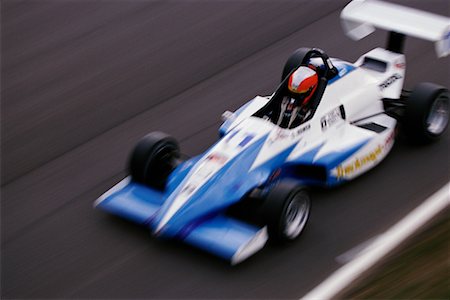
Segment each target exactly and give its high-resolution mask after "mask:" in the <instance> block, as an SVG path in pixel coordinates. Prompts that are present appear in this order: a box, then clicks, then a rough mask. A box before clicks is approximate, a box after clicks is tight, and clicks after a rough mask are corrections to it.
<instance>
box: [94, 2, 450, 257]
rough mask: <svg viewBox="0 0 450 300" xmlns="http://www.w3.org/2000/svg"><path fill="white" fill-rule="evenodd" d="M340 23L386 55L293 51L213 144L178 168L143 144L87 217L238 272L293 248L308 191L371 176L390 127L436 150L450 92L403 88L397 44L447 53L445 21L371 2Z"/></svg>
mask: <svg viewBox="0 0 450 300" xmlns="http://www.w3.org/2000/svg"><path fill="white" fill-rule="evenodd" d="M341 19H342V23H343V27H344V29H345V31H346V33H347V34H348V35H349V36H350V37H352V38H354V39H361V38H363V37H364V36H366V35H368V34H370V33H371V32H372V31H374V29H375V27H379V28H381V29H386V30H389V31H390V33H389V39H388V44H387V47H386V48H385V49H383V48H376V49H374V50H372V51H370V52H368V53H366V54H364V55H362V56H361V57H360V58H359V59H358V60H357V61H356V62H354V63H350V62H346V61H343V60H339V59H334V58H329V57H328V55H327V54H326V53H325V52H324V51H322V50H320V49H316V48H300V49H298V50H297V51H295V52H294V53H293V54H292V56H291V57H289V58H288V60H287V62H286V64H285V66H284V68H283V71H282V76H281V83H280V84H279V86H278V87H277V88H276V90H275V91H274V93H273V94H272V95H270V96H265V97H262V96H257V97H255V98H254V99H252V100H250V101H249V102H247V103H246V104H244V105H243V106H242V107H241V108H240V109H238V110H237V111H235V112H228V111H227V112H225V113H224V114H223V119H224V123H223V125H222V126H221V127H220V129H219V135H220V139H219V140H218V141H217V142H216V143H215V144H214V145H212V146H211V147H210V148H209V149H208V150H206V151H205V152H204V153H202V154H200V155H198V156H196V157H193V158H190V159H181V155H180V149H179V146H178V143H177V141H176V140H175V139H174V138H172V137H170V136H169V135H167V134H164V133H162V132H153V133H150V134H148V135H147V136H145V137H143V138H142V139H141V140H140V141H139V142H138V143H137V145H136V146H135V148H134V150H133V151H132V153H131V155H130V160H129V172H130V176H128V177H126V178H125V179H124V180H123V181H121V182H120V183H118V184H117V185H115V186H114V187H113V188H111V189H110V190H109V191H107V192H106V193H104V194H103V195H102V196H101V197H100V198H98V199H97V200H96V201H95V204H94V205H95V207H96V208H99V209H102V210H104V211H107V212H109V213H111V214H114V215H117V216H120V217H123V218H126V219H129V220H131V221H133V222H136V223H138V224H141V225H143V226H147V227H148V228H150V230H151V231H152V233H153V234H154V235H155V236H157V237H164V238H170V239H178V240H181V241H184V242H186V243H187V244H190V245H193V246H195V247H198V248H201V249H203V250H205V251H208V252H210V253H212V254H214V255H217V256H219V257H222V258H224V259H226V260H229V261H230V262H231V264H237V263H240V262H242V261H243V260H245V259H246V258H248V257H249V256H251V255H252V254H254V253H256V252H257V251H259V250H260V249H262V248H263V247H264V245H265V244H266V243H267V241H268V240H272V241H274V242H277V243H288V242H292V241H294V240H296V239H297V238H298V237H299V236H300V235H301V233H302V231H303V230H304V228H305V225H306V223H307V220H308V217H309V212H310V207H311V200H310V197H309V193H308V188H311V187H316V186H320V187H332V186H335V185H339V184H342V183H345V182H348V181H349V180H352V179H353V178H355V177H357V176H359V175H361V174H363V173H364V172H366V171H368V170H370V169H371V168H373V167H374V166H376V165H377V164H378V163H379V162H380V161H382V160H383V158H384V157H385V156H386V155H387V154H388V153H389V151H390V150H391V149H392V146H393V144H394V141H395V138H396V134H397V131H398V129H399V128H400V130H401V131H402V132H404V134H405V135H406V136H407V137H408V138H409V139H410V140H411V141H412V142H414V143H431V142H434V141H436V140H438V139H439V138H440V137H441V136H442V135H443V134H444V132H445V131H446V129H447V127H448V118H449V111H448V106H449V91H448V90H447V89H446V88H444V87H442V86H438V85H436V84H432V83H419V84H418V85H417V86H416V87H415V88H414V89H412V90H410V91H408V90H405V89H403V82H404V77H405V67H406V64H405V56H404V54H403V43H404V39H405V36H414V37H418V38H423V39H427V40H431V41H434V42H436V51H437V54H438V56H446V55H448V54H449V53H450V19H449V18H446V17H442V16H437V15H432V14H430V13H425V12H422V11H419V10H415V9H410V8H405V7H402V6H399V5H394V4H390V3H386V2H383V1H377V0H354V1H352V2H351V3H349V4H348V5H347V6H346V7H345V8H344V10H343V11H342V13H341ZM305 82H306V83H305ZM303 85H305V86H303ZM294 94H295V95H294ZM299 95H301V97H300V96H299ZM296 97H297V98H296ZM286 99H287V100H286ZM299 99H300V100H299ZM305 103H306V104H305Z"/></svg>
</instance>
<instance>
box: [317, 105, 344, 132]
mask: <svg viewBox="0 0 450 300" xmlns="http://www.w3.org/2000/svg"><path fill="white" fill-rule="evenodd" d="M342 119H343V116H342V112H341V108H340V107H336V108H335V109H333V110H332V111H330V112H329V113H327V114H326V115H324V116H323V117H322V118H321V119H320V125H321V126H322V131H325V130H326V129H327V128H328V127H330V126H332V125H333V124H335V123H336V122H338V121H339V120H342Z"/></svg>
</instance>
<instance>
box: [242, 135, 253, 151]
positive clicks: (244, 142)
mask: <svg viewBox="0 0 450 300" xmlns="http://www.w3.org/2000/svg"><path fill="white" fill-rule="evenodd" d="M254 137H255V136H254V135H252V134H249V135H246V136H245V137H244V138H243V139H242V141H241V142H240V143H239V145H238V146H239V147H242V148H244V147H245V146H246V145H247V144H248V143H250V141H251V140H253V138H254Z"/></svg>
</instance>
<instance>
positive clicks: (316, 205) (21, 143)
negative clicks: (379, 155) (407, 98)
mask: <svg viewBox="0 0 450 300" xmlns="http://www.w3.org/2000/svg"><path fill="white" fill-rule="evenodd" d="M397 2H403V3H405V2H407V3H408V5H410V6H415V7H419V8H424V9H426V10H429V11H432V12H436V13H440V14H446V15H447V16H448V15H449V13H450V7H449V5H450V4H449V3H448V1H447V0H430V1H426V2H425V1H418V0H415V1H397ZM345 3H347V1H314V2H313V1H309V2H308V3H306V2H304V1H283V2H275V1H273V2H270V1H264V2H258V3H256V2H253V1H218V2H212V1H211V2H206V1H192V2H191V1H189V2H182V1H175V2H164V1H127V2H125V1H121V2H116V1H80V2H77V1H33V2H27V1H15V0H5V1H2V2H1V5H2V7H1V28H2V32H1V33H2V40H1V44H2V46H1V47H2V48H1V50H2V61H1V68H2V69H1V72H2V74H1V75H2V77H1V80H2V81H1V85H2V94H1V98H2V99H1V129H2V131H1V136H2V148H1V150H2V157H1V158H2V161H1V163H2V165H1V170H2V174H1V178H2V186H1V200H2V201H1V225H2V226H1V230H2V231H1V242H2V244H1V255H2V256H1V263H2V266H1V267H2V269H1V271H2V273H1V280H2V282H1V297H2V298H29V297H34V298H298V297H301V296H302V295H304V294H305V293H306V292H307V291H308V290H310V289H311V288H313V287H314V286H315V285H316V284H318V283H319V282H321V280H323V279H325V278H326V277H327V276H328V275H329V274H330V273H331V272H332V271H333V270H335V269H337V268H338V267H339V266H340V265H339V263H338V262H337V261H336V259H335V258H336V257H337V256H339V255H341V254H342V253H344V252H346V251H348V250H349V249H352V248H353V247H355V246H357V245H359V244H360V243H362V242H364V241H366V240H368V239H369V238H371V237H373V236H375V235H377V234H379V233H381V232H382V231H384V230H386V229H387V228H388V227H389V226H390V225H392V224H394V223H395V222H396V221H397V220H398V219H399V218H401V217H402V216H404V215H405V214H406V213H407V212H408V211H410V210H411V209H413V208H414V207H416V206H417V205H418V204H419V203H421V202H422V200H424V199H425V198H426V197H427V196H429V195H431V194H432V193H433V192H434V191H436V190H437V189H438V188H440V187H441V186H442V185H444V184H445V183H446V182H448V180H449V165H450V160H449V157H448V153H449V142H450V139H449V136H448V135H447V136H446V137H445V139H444V140H443V141H442V142H440V143H438V144H434V145H431V146H428V147H420V148H418V147H412V146H410V145H407V144H406V143H405V142H401V141H400V142H398V143H397V144H396V146H395V147H394V150H393V152H392V153H391V155H390V156H388V158H387V159H386V160H385V162H383V163H382V164H381V165H380V166H379V167H378V168H376V169H374V170H373V171H371V172H370V173H368V174H367V175H365V176H363V177H361V178H360V179H358V180H356V181H355V182H353V183H351V184H348V185H345V186H343V187H341V188H338V189H335V190H332V191H315V192H314V193H313V195H312V197H313V200H314V202H313V211H312V216H311V219H310V223H309V225H308V228H307V230H306V231H305V233H304V235H303V236H302V238H301V239H300V240H299V241H298V242H296V243H295V244H293V245H290V246H289V247H284V248H283V247H275V246H268V247H266V248H265V249H264V250H263V251H262V252H260V253H259V254H257V255H256V256H254V257H253V258H251V259H250V260H248V261H247V262H245V263H243V264H242V265H239V266H237V267H234V268H233V267H230V266H229V265H228V264H227V263H224V262H222V261H220V260H218V259H216V258H214V257H210V256H208V255H206V254H204V253H203V252H200V251H198V250H196V249H191V248H189V247H187V246H184V245H180V244H178V243H172V242H167V241H159V240H155V239H153V238H151V237H150V235H149V233H148V231H147V230H146V229H143V228H140V227H136V226H134V225H132V224H129V223H126V222H124V221H121V220H119V219H117V218H113V217H110V216H108V215H106V214H104V213H102V212H99V211H94V210H93V209H92V202H93V201H94V200H95V199H96V198H97V197H98V196H99V195H100V194H101V193H102V192H104V191H105V190H107V189H108V188H109V187H111V186H112V185H113V184H115V183H116V182H117V181H119V180H120V179H121V178H122V177H123V176H125V161H126V158H127V154H128V152H129V151H130V149H131V147H132V146H133V143H134V142H135V141H136V140H137V139H138V138H139V137H140V136H142V135H144V134H145V133H147V132H149V131H152V130H162V131H165V132H168V133H170V134H172V135H174V136H175V137H176V138H178V139H179V140H180V141H181V146H182V149H183V151H184V152H185V153H187V154H190V155H192V154H195V153H198V152H200V151H202V150H204V149H206V147H207V146H208V145H210V144H211V143H213V142H214V141H215V140H216V138H217V129H218V127H219V124H220V123H219V117H220V115H221V113H222V112H223V111H224V110H226V109H235V108H237V107H238V106H239V105H241V104H242V103H244V102H245V101H246V100H248V99H250V98H251V97H253V96H254V95H256V94H268V93H270V92H271V91H272V90H273V89H274V88H275V86H276V84H277V82H278V80H279V77H280V73H281V69H282V66H283V63H284V61H285V59H286V58H287V57H288V55H289V54H290V53H291V52H292V51H293V50H294V49H296V48H298V47H302V46H317V47H321V48H323V49H325V50H326V51H327V52H328V53H329V54H330V56H333V57H340V58H343V59H347V60H350V61H354V60H355V59H356V58H357V57H358V56H359V55H360V54H362V53H364V52H366V51H368V50H370V49H371V48H373V47H376V46H378V45H383V44H384V39H385V35H384V33H382V32H377V33H375V34H374V35H372V36H370V37H368V38H366V39H365V40H363V41H360V42H352V41H350V40H349V39H347V38H346V37H345V36H344V35H343V33H342V31H341V28H340V25H339V11H340V9H341V8H342V7H343V6H344V5H345ZM406 53H407V59H408V60H407V63H408V69H407V72H408V74H407V76H408V77H407V85H408V86H411V85H412V84H413V83H414V82H417V81H419V80H428V81H432V82H437V83H440V84H443V85H446V86H450V76H449V74H448V70H449V69H450V68H449V59H448V58H447V59H441V60H439V61H438V60H437V59H436V57H435V54H434V49H433V45H431V44H430V43H428V42H423V41H419V40H416V39H408V40H407V47H406Z"/></svg>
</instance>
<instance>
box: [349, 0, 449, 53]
mask: <svg viewBox="0 0 450 300" xmlns="http://www.w3.org/2000/svg"><path fill="white" fill-rule="evenodd" d="M341 21H342V27H343V28H344V30H345V33H346V34H347V35H348V36H349V37H350V38H352V39H354V40H360V39H362V38H364V37H366V36H368V35H369V34H371V33H372V32H374V31H375V28H380V29H384V30H388V31H392V32H394V33H397V34H401V35H407V36H412V37H415V38H420V39H424V40H428V41H432V42H435V47H436V53H437V56H438V57H444V56H447V55H449V54H450V18H448V17H444V16H440V15H436V14H433V13H429V12H424V11H421V10H418V9H414V8H410V7H405V6H401V5H397V4H392V3H387V2H384V1H380V0H353V1H352V2H350V3H349V4H348V5H347V6H346V7H345V8H344V9H343V10H342V12H341ZM388 50H389V49H388Z"/></svg>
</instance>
